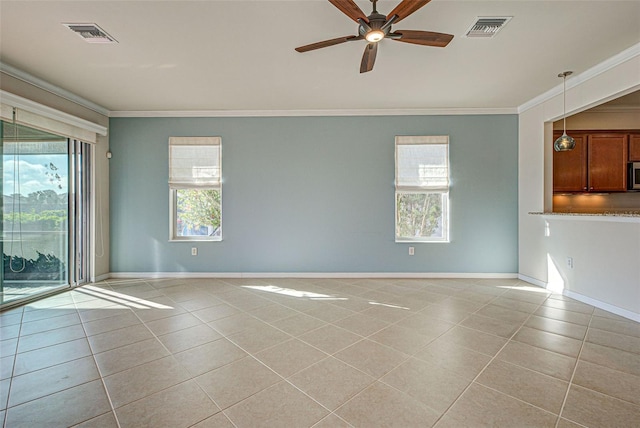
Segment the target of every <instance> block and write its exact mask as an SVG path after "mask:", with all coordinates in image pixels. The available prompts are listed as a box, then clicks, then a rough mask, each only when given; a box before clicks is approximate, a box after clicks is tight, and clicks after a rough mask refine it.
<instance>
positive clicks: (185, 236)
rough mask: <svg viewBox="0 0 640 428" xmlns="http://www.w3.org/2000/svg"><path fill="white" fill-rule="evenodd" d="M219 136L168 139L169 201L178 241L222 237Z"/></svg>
mask: <svg viewBox="0 0 640 428" xmlns="http://www.w3.org/2000/svg"><path fill="white" fill-rule="evenodd" d="M221 146H222V141H221V138H220V137H171V138H169V189H170V190H169V192H170V196H169V200H170V213H171V215H170V217H171V231H170V239H171V240H175V241H185V240H192V241H219V240H221V239H222V173H221V171H222V159H221Z"/></svg>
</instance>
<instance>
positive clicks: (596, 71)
mask: <svg viewBox="0 0 640 428" xmlns="http://www.w3.org/2000/svg"><path fill="white" fill-rule="evenodd" d="M637 56H640V43H636V44H635V45H633V46H631V47H630V48H628V49H625V50H623V51H622V52H620V53H619V54H617V55H614V56H612V57H610V58H608V59H606V60H604V61H602V62H601V63H600V64H597V65H595V66H593V67H591V68H590V69H588V70H585V71H584V72H582V73H580V74H577V75H575V76H574V77H571V78H569V79H567V91H568V90H569V89H571V88H574V87H576V86H579V85H581V84H583V83H584V82H586V81H588V80H591V79H593V78H595V77H597V76H599V75H601V74H602V73H605V72H607V71H609V70H611V69H613V68H615V67H617V66H618V65H620V64H622V63H623V62H626V61H629V60H630V59H633V58H635V57H637ZM629 92H631V91H629ZM560 94H562V84H559V85H558V86H555V87H553V88H551V89H549V90H548V91H547V92H544V93H542V94H540V95H538V96H537V97H535V98H533V99H531V100H529V101H527V102H526V103H524V104H522V105H520V106H519V107H518V108H517V111H518V114H521V113H523V112H525V111H527V110H529V109H531V108H533V107H535V106H537V105H540V104H542V103H544V102H545V101H548V100H550V99H551V98H553V97H555V96H558V95H560ZM620 95H624V94H617V95H616V96H615V97H612V98H611V99H613V98H617V97H618V96H620ZM607 101H608V100H607ZM603 102H604V101H603ZM587 108H589V107H585V108H584V109H585V110H586V109H587ZM567 113H576V112H567Z"/></svg>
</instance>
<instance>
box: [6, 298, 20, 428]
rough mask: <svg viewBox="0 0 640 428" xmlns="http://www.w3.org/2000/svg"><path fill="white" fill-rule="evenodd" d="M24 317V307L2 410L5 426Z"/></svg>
mask: <svg viewBox="0 0 640 428" xmlns="http://www.w3.org/2000/svg"><path fill="white" fill-rule="evenodd" d="M23 318H24V309H23V310H22V312H21V316H20V327H18V337H17V340H16V351H15V353H14V354H13V364H12V365H11V376H10V377H9V390H8V391H7V402H6V408H5V410H4V418H3V421H2V426H3V427H6V426H7V419H8V416H9V399H10V398H11V386H12V385H13V378H14V376H13V374H14V373H15V371H16V361H17V360H18V346H19V345H20V333H21V331H22V319H23Z"/></svg>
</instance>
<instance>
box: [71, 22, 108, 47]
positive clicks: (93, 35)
mask: <svg viewBox="0 0 640 428" xmlns="http://www.w3.org/2000/svg"><path fill="white" fill-rule="evenodd" d="M62 25H64V26H65V27H67V28H68V29H70V30H71V31H73V32H74V33H76V34H77V35H78V36H80V37H82V38H83V39H84V40H85V41H86V42H87V43H118V41H117V40H116V39H114V38H113V37H111V36H110V35H109V34H107V32H106V31H104V30H103V29H102V28H100V27H98V26H97V25H96V24H62Z"/></svg>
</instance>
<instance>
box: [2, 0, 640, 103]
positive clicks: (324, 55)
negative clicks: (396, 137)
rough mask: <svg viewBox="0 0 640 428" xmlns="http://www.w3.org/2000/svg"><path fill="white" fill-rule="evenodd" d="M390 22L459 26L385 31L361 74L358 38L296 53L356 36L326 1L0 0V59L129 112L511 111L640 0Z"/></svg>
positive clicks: (515, 6)
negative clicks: (475, 26)
mask: <svg viewBox="0 0 640 428" xmlns="http://www.w3.org/2000/svg"><path fill="white" fill-rule="evenodd" d="M398 2H399V0H380V1H379V3H378V9H379V11H380V12H381V13H385V12H389V11H390V10H391V9H393V8H394V7H395V5H396V4H397V3H398ZM357 4H358V5H359V6H360V7H361V8H362V10H364V11H365V12H366V13H369V12H370V10H371V3H370V2H369V1H367V0H358V1H357ZM477 16H513V19H512V20H511V21H510V22H509V23H508V25H507V26H506V27H505V28H503V29H502V30H501V31H500V32H499V33H498V35H497V36H496V37H495V38H493V39H487V40H485V39H471V38H466V37H464V34H465V32H466V30H467V29H468V28H469V26H470V25H471V24H472V23H473V22H474V21H475V19H476V17H477ZM63 22H67V23H68V22H71V23H86V22H95V23H97V24H98V25H99V26H101V27H102V28H103V29H104V30H105V31H107V32H108V33H110V34H111V35H112V36H113V37H115V38H116V39H117V40H118V42H119V43H117V44H110V45H105V44H88V43H86V42H84V41H83V40H82V39H80V38H79V37H78V36H77V35H75V34H73V33H72V32H71V31H70V30H68V29H67V28H65V27H64V26H63V25H62V24H61V23H63ZM394 29H396V30H399V29H412V30H427V31H437V32H444V33H450V34H453V35H454V36H455V37H454V39H453V41H452V42H451V43H450V44H449V46H448V47H446V48H431V47H425V46H417V45H411V44H408V43H397V42H394V41H391V40H384V41H382V42H381V46H380V49H379V51H378V57H377V62H376V65H375V68H374V70H373V71H372V72H370V73H366V74H360V73H359V65H360V58H361V56H362V52H363V50H364V47H365V44H366V43H365V42H363V41H359V42H351V43H345V44H342V45H338V46H333V47H329V48H325V49H320V50H317V51H312V52H308V53H303V54H301V53H297V52H295V51H294V48H295V47H297V46H301V45H305V44H309V43H313V42H317V41H321V40H326V39H331V38H335V37H339V36H345V35H352V34H355V33H356V31H357V24H355V23H354V22H353V21H351V20H350V19H349V18H347V17H346V16H345V15H343V14H342V13H341V12H340V11H339V10H338V9H336V8H335V7H334V6H333V5H331V4H330V3H329V2H328V1H326V0H289V1H270V0H253V1H243V0H235V1H219V0H209V1H56V0H49V1H7V0H0V60H1V61H2V63H3V64H6V65H9V66H10V67H15V68H17V69H19V70H22V71H24V72H27V73H29V74H31V75H33V76H35V77H38V78H41V79H43V80H45V81H47V82H49V83H51V84H53V85H56V86H59V87H61V88H63V89H65V90H68V91H71V92H73V93H75V94H77V95H79V96H81V97H83V98H85V99H87V100H90V101H92V102H94V103H97V104H98V105H101V106H103V107H105V108H106V109H108V110H110V111H120V112H123V111H197V110H200V111H202V110H207V111H210V110H241V111H255V110H320V109H328V110H339V109H357V110H362V109H367V110H369V109H450V108H459V109H471V108H474V109H475V108H481V109H514V108H516V107H518V106H519V105H521V104H523V103H525V102H527V101H529V100H531V99H532V98H534V97H536V96H537V95H539V94H541V93H544V92H545V91H548V90H550V89H551V88H553V87H555V86H557V85H559V84H560V83H561V80H560V79H559V78H558V77H557V74H558V73H560V72H562V71H564V70H573V71H574V73H575V74H579V73H581V72H583V71H585V70H587V69H589V68H591V67H593V66H595V65H596V64H598V63H600V62H602V61H604V60H606V59H607V58H610V57H611V56H613V55H615V54H617V53H619V52H621V51H623V50H625V49H627V48H629V47H631V46H633V45H635V44H637V43H639V42H640V0H625V1H614V0H605V1H590V0H582V1H567V0H556V1H541V0H529V1H526V0H511V1H484V0H469V1H459V0H433V1H432V2H431V3H429V4H427V5H426V6H425V7H423V8H422V9H420V10H418V11H417V12H416V13H414V14H413V15H411V16H410V17H408V18H407V19H405V20H403V21H402V22H401V23H399V24H397V25H394ZM575 74H574V76H575Z"/></svg>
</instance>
